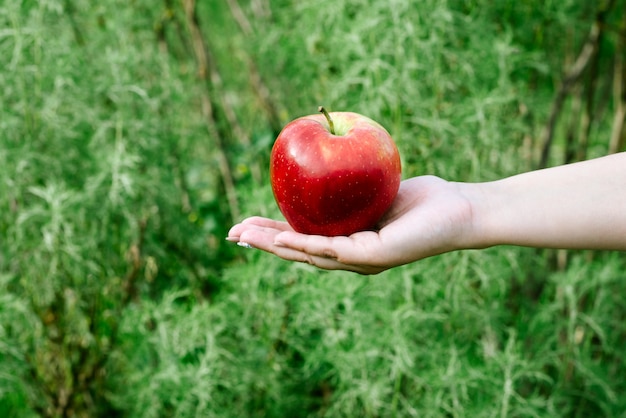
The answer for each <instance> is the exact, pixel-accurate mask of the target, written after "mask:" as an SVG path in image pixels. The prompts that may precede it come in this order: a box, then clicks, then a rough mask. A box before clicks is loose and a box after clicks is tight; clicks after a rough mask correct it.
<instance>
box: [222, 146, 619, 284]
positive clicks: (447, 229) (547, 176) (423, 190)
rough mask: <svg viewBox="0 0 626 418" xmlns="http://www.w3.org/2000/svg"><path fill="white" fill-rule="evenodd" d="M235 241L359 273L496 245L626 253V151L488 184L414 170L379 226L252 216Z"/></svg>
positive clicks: (235, 229) (237, 231) (233, 234)
mask: <svg viewBox="0 0 626 418" xmlns="http://www.w3.org/2000/svg"><path fill="white" fill-rule="evenodd" d="M227 240H229V241H233V242H239V243H242V244H243V243H245V244H249V245H250V246H252V247H254V248H258V249H261V250H264V251H267V252H269V253H272V254H275V255H276V256H278V257H281V258H283V259H285V260H290V261H298V262H304V263H309V264H312V265H315V266H317V267H320V268H323V269H328V270H349V271H354V272H357V273H361V274H376V273H380V272H382V271H384V270H387V269H390V268H393V267H396V266H400V265H403V264H407V263H412V262H414V261H417V260H420V259H423V258H426V257H430V256H434V255H438V254H442V253H446V252H451V251H457V250H464V249H481V248H487V247H492V246H497V245H516V246H525V247H537V248H562V249H595V250H616V251H626V152H622V153H618V154H614V155H610V156H606V157H602V158H597V159H592V160H588V161H584V162H579V163H574V164H569V165H563V166H559V167H554V168H548V169H544V170H537V171H531V172H527V173H523V174H518V175H516V176H512V177H508V178H504V179H501V180H497V181H492V182H484V183H459V182H451V181H446V180H443V179H441V178H438V177H434V176H420V177H414V178H411V179H408V180H405V181H403V182H402V183H401V185H400V190H399V192H398V196H397V198H396V200H395V201H394V203H393V204H392V206H391V208H390V209H389V211H388V212H387V214H386V215H385V216H384V217H383V219H382V220H381V222H380V225H379V229H378V230H377V231H364V232H357V233H355V234H353V235H351V236H349V237H324V236H318V235H304V234H300V233H297V232H295V231H294V230H293V229H292V228H291V227H290V226H289V225H288V224H287V223H286V222H282V221H277V220H272V219H267V218H261V217H251V218H248V219H245V220H244V221H243V222H241V223H239V224H237V225H235V226H233V227H232V228H231V230H230V231H229V234H228V237H227ZM245 244H244V245H245Z"/></svg>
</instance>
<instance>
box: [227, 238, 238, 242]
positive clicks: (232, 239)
mask: <svg viewBox="0 0 626 418" xmlns="http://www.w3.org/2000/svg"><path fill="white" fill-rule="evenodd" d="M225 240H226V241H228V242H238V241H239V238H237V237H226V238H225Z"/></svg>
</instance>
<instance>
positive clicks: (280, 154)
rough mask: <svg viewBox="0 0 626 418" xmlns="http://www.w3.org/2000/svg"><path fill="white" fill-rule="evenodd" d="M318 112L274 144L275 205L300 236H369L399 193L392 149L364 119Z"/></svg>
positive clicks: (377, 127)
mask: <svg viewBox="0 0 626 418" xmlns="http://www.w3.org/2000/svg"><path fill="white" fill-rule="evenodd" d="M319 111H320V112H321V113H320V114H315V115H309V116H304V117H301V118H298V119H296V120H294V121H292V122H290V123H289V124H287V125H286V126H285V127H284V128H283V130H282V131H281V132H280V134H279V135H278V137H277V138H276V142H275V143H274V146H273V148H272V153H271V157H270V180H271V183H272V190H273V192H274V197H275V199H276V203H277V204H278V207H279V208H280V211H281V212H282V214H283V215H284V216H285V219H286V220H287V222H288V223H289V224H290V225H291V226H292V227H293V229H295V230H296V231H298V232H302V233H305V234H315V235H325V236H337V235H351V234H353V233H355V232H358V231H364V230H372V229H374V228H375V227H376V224H377V222H378V221H379V220H380V218H381V217H382V215H383V214H384V213H385V212H386V211H387V209H389V206H390V205H391V203H392V202H393V200H394V199H395V197H396V195H397V193H398V188H399V187H400V180H401V177H402V170H401V166H400V155H399V153H398V149H397V147H396V145H395V143H394V141H393V139H392V138H391V136H390V135H389V133H388V132H387V131H386V130H385V128H383V127H382V126H381V125H380V124H379V123H377V122H375V121H373V120H372V119H370V118H368V117H365V116H363V115H359V114H357V113H352V112H331V113H330V114H329V113H328V112H326V110H325V109H324V108H323V107H321V106H320V108H319Z"/></svg>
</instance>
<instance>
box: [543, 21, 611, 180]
mask: <svg viewBox="0 0 626 418" xmlns="http://www.w3.org/2000/svg"><path fill="white" fill-rule="evenodd" d="M599 36H600V24H599V22H598V21H597V20H596V21H595V22H593V24H592V25H591V30H590V31H589V35H588V37H587V41H586V42H585V45H584V46H583V48H582V51H581V52H580V55H579V56H578V58H577V59H576V61H575V62H574V65H572V67H571V68H570V69H569V71H568V72H567V74H565V77H564V78H563V81H562V82H561V87H560V88H559V91H558V92H557V95H556V98H555V99H554V103H553V104H552V110H551V111H550V117H549V118H548V123H547V124H546V127H545V129H544V131H543V134H542V143H543V147H542V151H541V160H540V162H539V168H545V167H546V166H547V165H548V159H549V158H550V149H551V147H552V141H553V138H554V130H555V128H556V122H557V120H558V118H559V114H560V113H561V110H562V108H563V104H564V103H565V98H566V97H567V95H568V94H569V93H570V91H571V89H572V87H573V86H574V84H575V83H576V82H577V81H578V80H579V79H580V77H581V76H582V74H583V71H584V70H585V68H587V65H588V64H589V62H590V60H591V57H592V56H593V55H594V54H595V52H596V50H597V48H598V39H599Z"/></svg>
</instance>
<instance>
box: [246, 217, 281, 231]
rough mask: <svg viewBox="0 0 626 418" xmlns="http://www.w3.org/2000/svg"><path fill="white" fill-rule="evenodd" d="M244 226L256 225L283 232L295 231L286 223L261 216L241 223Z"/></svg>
mask: <svg viewBox="0 0 626 418" xmlns="http://www.w3.org/2000/svg"><path fill="white" fill-rule="evenodd" d="M241 224H242V225H246V226H247V225H255V226H260V227H264V228H273V229H278V230H281V231H293V228H292V227H291V226H290V225H289V224H288V223H287V222H284V221H276V220H274V219H269V218H263V217H261V216H252V217H250V218H246V219H244V220H243V221H242V222H241Z"/></svg>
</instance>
